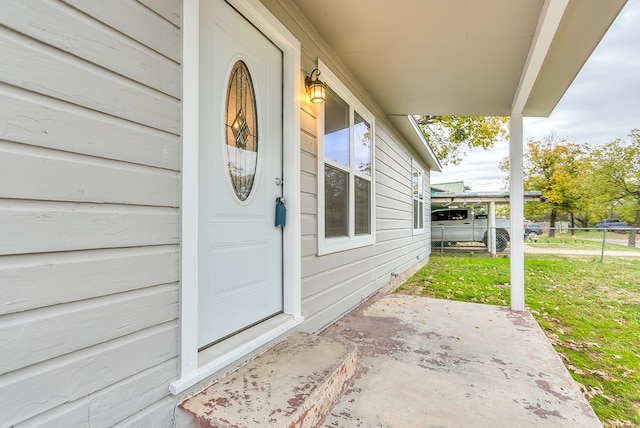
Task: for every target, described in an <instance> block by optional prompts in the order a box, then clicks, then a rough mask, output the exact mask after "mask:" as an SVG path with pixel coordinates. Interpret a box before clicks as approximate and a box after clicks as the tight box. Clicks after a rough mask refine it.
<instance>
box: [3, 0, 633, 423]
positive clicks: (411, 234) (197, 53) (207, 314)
mask: <svg viewBox="0 0 640 428" xmlns="http://www.w3.org/2000/svg"><path fill="white" fill-rule="evenodd" d="M623 4H624V1H615V0H609V1H606V2H584V1H582V0H568V1H562V0H560V1H555V0H548V1H543V0H531V1H527V2H505V1H497V0H483V1H478V0H463V1H456V2H443V1H435V0H420V1H417V0H415V1H411V0H409V1H405V2H377V3H376V5H375V7H371V3H370V2H368V1H366V0H350V1H347V2H344V1H323V0H318V1H301V0H262V1H257V0H228V1H227V2H225V1H222V0H183V1H180V0H138V1H134V0H119V1H117V2H111V1H100V0H65V1H49V2H42V1H25V0H3V1H2V2H0V23H1V24H2V29H1V30H0V37H1V41H0V51H1V56H2V61H0V139H1V141H0V285H1V286H0V293H1V299H0V352H1V353H2V355H1V358H0V426H23V425H22V424H25V425H24V426H31V427H33V426H47V427H52V426H64V427H80V426H112V425H120V426H143V427H165V426H172V424H173V419H172V418H173V412H174V409H175V406H176V403H178V402H180V400H182V399H183V398H184V397H185V396H186V395H187V394H189V393H191V392H193V391H196V390H198V389H200V388H201V387H202V386H203V385H205V384H207V383H211V382H212V381H213V380H215V379H216V377H217V376H219V375H220V373H224V372H225V371H227V370H229V369H232V368H234V367H236V366H237V365H238V364H240V363H241V362H242V361H243V360H244V359H246V358H248V356H250V355H252V354H253V353H255V352H256V351H257V350H259V349H262V348H264V347H265V346H269V345H270V344H271V343H273V342H274V341H276V340H278V339H279V338H281V337H282V336H283V335H285V334H287V333H289V332H291V331H295V330H304V331H308V332H317V331H319V330H321V329H322V328H324V327H326V326H327V325H328V324H330V323H331V322H333V321H334V320H336V319H338V318H339V317H340V316H342V315H343V314H344V313H346V312H347V311H349V310H350V309H352V308H354V306H356V305H357V304H358V303H359V302H361V301H362V300H363V299H365V298H366V297H367V296H369V295H371V294H372V293H374V292H375V291H376V290H379V289H380V288H381V287H383V286H385V285H386V284H388V283H389V282H390V281H391V280H392V278H393V275H392V273H393V274H394V275H395V274H398V273H400V275H401V277H402V275H403V274H404V275H408V274H410V273H412V272H414V271H415V270H417V269H418V268H420V267H421V266H422V265H423V264H424V263H426V261H427V260H428V258H429V254H430V237H429V221H430V220H429V217H428V216H427V213H428V209H426V207H425V205H426V206H427V207H428V206H429V202H430V201H429V196H428V194H429V188H430V185H429V180H430V171H432V170H435V171H438V170H439V169H440V165H439V162H438V160H437V159H436V158H435V157H434V155H433V152H432V150H431V148H430V147H429V146H428V145H427V144H426V143H425V141H424V139H423V138H422V136H421V134H420V133H419V132H418V129H417V126H416V124H415V122H414V121H413V120H412V118H411V116H409V115H412V114H421V113H434V114H461V115H466V114H477V115H511V116H512V129H511V139H512V142H513V144H516V146H515V147H517V144H518V138H519V139H520V143H521V138H522V129H521V125H522V117H523V116H526V115H532V116H539V115H541V116H544V115H548V114H549V113H550V112H551V110H552V109H553V107H554V106H555V105H556V103H557V102H558V100H559V99H560V97H561V96H562V94H563V93H564V91H565V90H566V89H567V87H568V86H569V84H570V83H571V81H572V80H573V78H574V77H575V75H576V74H577V72H578V71H579V69H580V67H581V66H582V65H583V64H584V62H585V61H586V59H587V58H588V56H589V54H590V52H591V51H592V50H593V48H594V47H595V46H596V45H597V44H598V42H599V40H600V39H601V38H602V36H603V34H604V33H605V31H606V30H607V28H608V27H609V25H610V24H611V22H612V21H613V20H614V19H615V17H616V15H617V13H618V12H619V11H620V9H621V8H622V6H623ZM316 69H317V70H318V71H314V70H316ZM307 77H309V78H310V79H308V80H311V81H313V80H315V79H316V78H317V79H319V80H321V81H322V82H323V83H324V84H325V85H326V95H325V98H326V102H324V103H318V104H316V103H312V102H311V101H310V97H309V93H308V91H307V87H306V86H307V85H306V80H307V79H306V78H307ZM512 165H514V163H513V162H512ZM516 165H517V164H516ZM516 171H517V169H516ZM516 200H517V199H516ZM512 213H514V214H513V215H515V216H516V218H517V215H518V214H517V213H518V210H517V209H513V210H512Z"/></svg>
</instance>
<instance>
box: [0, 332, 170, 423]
mask: <svg viewBox="0 0 640 428" xmlns="http://www.w3.org/2000/svg"><path fill="white" fill-rule="evenodd" d="M177 340H178V326H177V323H176V322H170V323H167V324H162V325H159V326H156V327H153V328H150V329H147V330H143V331H141V332H138V333H134V334H131V335H128V336H125V337H122V338H120V339H116V340H113V341H110V342H107V343H103V344H100V345H96V346H94V347H91V348H87V349H84V350H82V351H78V352H74V353H72V354H69V355H65V356H62V357H59V358H56V359H53V360H49V361H46V362H43V363H40V364H37V365H34V366H30V367H28V368H27V369H24V370H20V371H16V372H12V373H9V374H5V375H3V376H0V409H3V412H2V413H0V426H7V425H12V424H15V423H17V422H20V421H22V420H25V419H27V418H30V417H33V416H36V415H38V414H40V413H42V412H45V411H47V410H50V409H53V408H54V407H57V406H59V405H61V404H63V403H66V402H71V401H75V400H77V399H80V398H82V397H85V396H87V395H89V394H92V393H94V392H96V391H99V390H101V389H104V388H106V387H108V386H110V385H113V384H115V383H117V382H119V381H121V380H123V379H126V378H128V377H131V376H134V375H135V374H137V373H140V372H142V371H144V370H147V369H148V368H149V367H152V366H155V365H157V364H160V363H162V362H165V361H168V360H170V359H172V358H174V357H175V356H176V349H177V347H176V346H175V344H176V342H177ZM167 344H172V345H174V346H167Z"/></svg>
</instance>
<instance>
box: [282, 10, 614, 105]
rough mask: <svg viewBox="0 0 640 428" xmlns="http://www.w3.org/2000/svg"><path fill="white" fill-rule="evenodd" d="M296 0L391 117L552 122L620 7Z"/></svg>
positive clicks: (324, 37)
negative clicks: (513, 116) (481, 117)
mask: <svg viewBox="0 0 640 428" xmlns="http://www.w3.org/2000/svg"><path fill="white" fill-rule="evenodd" d="M292 1H293V3H295V4H296V5H297V7H298V8H299V9H300V10H301V12H302V13H303V14H304V15H305V16H306V18H307V19H308V20H309V22H310V23H311V25H312V26H313V27H314V28H315V29H316V30H317V31H318V33H319V35H320V36H321V37H322V38H323V39H324V40H325V41H326V42H327V43H328V45H329V47H330V48H331V49H332V50H333V51H334V52H335V53H336V54H337V56H338V57H339V59H340V60H341V61H342V62H343V63H344V65H345V66H346V67H347V68H348V69H349V70H350V71H351V73H352V74H353V75H354V76H355V77H356V78H357V79H358V80H359V81H360V82H361V83H362V85H363V86H364V87H365V88H366V90H367V92H369V93H370V94H371V95H372V97H373V98H374V100H375V101H376V102H377V103H378V105H379V106H380V107H381V108H382V110H383V111H384V112H385V113H386V114H388V115H389V116H406V115H408V114H439V115H442V114H458V115H510V114H512V113H514V114H523V115H525V116H548V115H549V114H550V113H551V111H552V110H553V108H554V107H555V105H556V104H557V103H558V101H559V100H560V98H561V97H562V95H563V94H564V92H565V91H566V90H567V88H568V87H569V85H570V84H571V82H572V81H573V79H574V78H575V76H576V75H577V73H578V72H579V70H580V68H581V67H582V66H583V65H584V63H585V62H586V60H587V59H588V57H589V55H590V54H591V52H592V51H593V49H594V48H595V47H596V46H597V44H598V43H599V42H600V40H601V38H602V36H603V35H604V33H605V32H606V31H607V29H608V28H609V26H610V25H611V23H612V22H613V20H614V19H615V17H616V16H617V14H618V13H619V12H620V10H621V9H622V7H623V6H624V4H625V2H626V0H607V1H602V0H547V1H546V2H545V1H544V0H522V1H513V0H447V1H443V0H394V1H389V0H348V1H345V0H292ZM565 6H566V7H565Z"/></svg>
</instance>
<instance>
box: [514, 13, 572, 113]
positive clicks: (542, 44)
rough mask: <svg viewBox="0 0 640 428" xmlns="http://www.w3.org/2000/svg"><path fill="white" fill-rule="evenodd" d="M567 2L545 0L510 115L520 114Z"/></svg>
mask: <svg viewBox="0 0 640 428" xmlns="http://www.w3.org/2000/svg"><path fill="white" fill-rule="evenodd" d="M568 4H569V0H546V1H545V3H544V6H543V8H542V13H541V14H540V20H539V21H538V27H537V28H536V33H535V35H534V37H533V42H532V43H531V48H530V49H529V55H528V56H527V62H526V64H525V66H524V71H523V73H522V76H521V77H520V83H519V84H518V89H517V90H516V95H515V97H514V98H513V104H512V105H511V114H512V115H514V114H522V112H523V110H524V107H525V105H526V103H527V100H528V99H529V95H531V90H532V89H533V85H534V84H535V82H536V79H537V78H538V74H540V70H541V69H542V65H543V64H544V60H545V58H546V57H547V54H548V52H549V48H550V47H551V42H553V37H554V36H555V34H556V32H557V31H558V27H559V26H560V21H562V16H563V15H564V12H565V10H566V9H567V5H568Z"/></svg>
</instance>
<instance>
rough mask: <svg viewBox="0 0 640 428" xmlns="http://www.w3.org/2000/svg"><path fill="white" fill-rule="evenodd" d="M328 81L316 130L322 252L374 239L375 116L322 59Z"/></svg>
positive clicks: (319, 234) (321, 65) (342, 248)
mask: <svg viewBox="0 0 640 428" xmlns="http://www.w3.org/2000/svg"><path fill="white" fill-rule="evenodd" d="M318 68H319V69H320V73H321V76H322V78H323V81H324V82H325V84H326V86H327V91H326V94H327V95H326V102H325V103H324V105H323V106H322V107H321V108H320V114H319V124H320V125H319V133H318V134H319V135H318V253H319V254H328V253H332V252H336V251H342V250H347V249H350V248H356V247H361V246H365V245H371V244H373V242H374V231H373V225H374V211H373V207H374V189H373V171H374V168H373V153H374V152H373V149H374V122H375V121H374V116H373V115H372V114H371V112H369V110H368V109H366V108H365V107H364V105H362V103H360V102H359V101H358V100H357V98H356V97H355V96H354V95H353V94H352V93H351V92H350V91H349V90H348V89H347V88H346V87H345V86H344V85H343V84H342V83H341V82H340V81H339V80H338V79H337V77H336V76H335V75H334V74H333V73H331V72H330V71H329V70H328V69H327V67H326V66H325V65H324V64H323V63H322V62H321V61H318Z"/></svg>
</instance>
